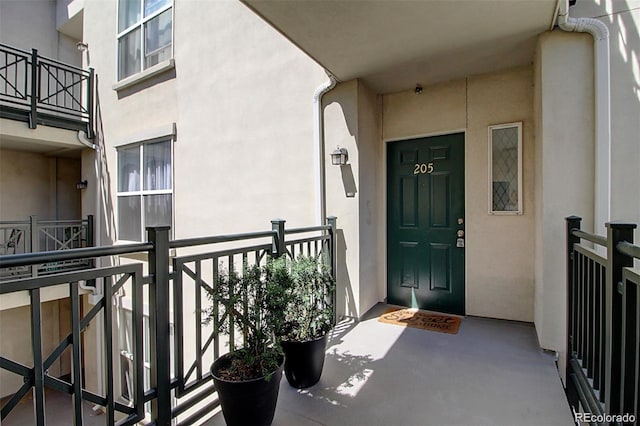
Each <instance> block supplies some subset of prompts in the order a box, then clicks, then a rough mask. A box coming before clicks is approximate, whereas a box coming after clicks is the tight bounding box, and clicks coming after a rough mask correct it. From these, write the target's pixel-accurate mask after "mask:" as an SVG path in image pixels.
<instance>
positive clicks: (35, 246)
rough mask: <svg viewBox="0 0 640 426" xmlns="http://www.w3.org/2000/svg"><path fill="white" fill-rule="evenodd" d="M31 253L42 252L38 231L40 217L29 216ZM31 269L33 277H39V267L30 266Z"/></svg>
mask: <svg viewBox="0 0 640 426" xmlns="http://www.w3.org/2000/svg"><path fill="white" fill-rule="evenodd" d="M29 245H30V246H31V247H29V252H30V253H37V252H39V251H40V230H39V229H38V217H37V216H29ZM29 269H31V276H32V277H35V276H37V275H38V265H31V266H29Z"/></svg>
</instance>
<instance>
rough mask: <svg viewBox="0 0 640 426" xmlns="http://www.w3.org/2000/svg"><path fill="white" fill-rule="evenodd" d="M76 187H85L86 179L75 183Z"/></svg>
mask: <svg viewBox="0 0 640 426" xmlns="http://www.w3.org/2000/svg"><path fill="white" fill-rule="evenodd" d="M76 189H87V181H86V180H81V181H80V182H78V183H76Z"/></svg>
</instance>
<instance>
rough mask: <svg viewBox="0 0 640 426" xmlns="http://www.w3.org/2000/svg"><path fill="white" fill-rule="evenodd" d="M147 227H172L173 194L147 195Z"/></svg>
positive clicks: (145, 211)
mask: <svg viewBox="0 0 640 426" xmlns="http://www.w3.org/2000/svg"><path fill="white" fill-rule="evenodd" d="M144 214H145V224H146V226H171V194H158V195H145V196H144Z"/></svg>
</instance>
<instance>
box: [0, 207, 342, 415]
mask: <svg viewBox="0 0 640 426" xmlns="http://www.w3.org/2000/svg"><path fill="white" fill-rule="evenodd" d="M147 231H148V242H146V243H139V244H129V245H117V246H111V247H99V248H82V249H72V250H67V251H62V252H54V253H32V254H18V255H12V256H0V268H8V267H20V266H26V265H33V264H40V263H48V262H59V261H67V260H81V259H93V258H98V257H99V258H104V257H109V256H116V255H134V256H140V255H146V256H147V260H148V272H147V273H144V272H143V271H144V270H143V264H142V263H141V262H136V263H131V264H127V265H120V266H110V267H98V268H94V269H85V270H81V271H73V272H60V273H55V274H51V275H48V276H43V277H35V278H23V279H14V280H12V281H7V282H4V283H0V295H6V294H10V293H13V292H19V291H28V292H29V294H30V297H31V333H32V350H33V367H29V366H27V365H25V364H24V363H20V362H19V361H17V360H11V359H9V358H8V357H6V356H0V368H2V369H4V370H8V371H10V372H11V373H13V374H16V375H18V376H21V377H22V378H23V380H24V384H23V385H22V386H21V387H20V388H19V389H17V391H16V393H15V394H14V395H13V397H12V398H10V399H9V400H8V402H7V403H6V404H5V405H4V406H3V407H2V408H1V411H0V420H4V419H5V418H6V417H7V416H9V415H10V414H11V411H12V410H13V409H14V408H15V407H16V405H17V404H18V403H19V402H20V400H21V399H22V398H23V396H24V395H26V393H27V392H29V390H31V389H33V394H34V398H33V403H34V407H35V422H36V424H37V425H38V426H42V425H45V424H46V416H45V413H46V410H45V401H44V390H45V388H52V389H55V390H58V391H62V392H65V393H67V394H70V395H71V396H72V400H73V418H74V422H75V424H77V425H80V424H82V409H81V405H82V403H83V401H88V402H90V403H92V404H96V405H99V406H101V407H104V411H105V414H106V422H107V424H109V425H111V424H116V423H117V424H120V425H133V424H136V423H138V422H141V421H143V420H144V419H145V418H146V419H147V420H149V421H151V422H153V424H156V425H170V424H172V422H173V424H179V425H189V424H193V423H195V422H197V421H199V420H201V419H203V418H206V417H207V416H209V415H210V414H211V412H212V410H213V409H214V408H215V407H217V406H218V405H219V404H218V400H217V397H216V394H215V392H214V390H215V389H214V388H213V382H212V380H211V374H210V372H209V366H210V365H211V363H212V362H213V361H214V360H215V359H216V358H217V357H218V356H220V355H222V354H223V353H224V351H225V350H227V347H228V346H232V345H233V344H234V342H235V341H236V336H235V335H234V334H235V331H234V327H230V332H229V333H228V334H223V333H221V332H220V328H221V327H222V326H223V325H224V323H225V321H228V317H226V316H225V315H223V316H221V317H218V316H217V315H214V319H213V321H212V322H211V323H206V321H203V312H204V311H205V310H207V312H210V311H211V309H213V312H217V310H216V309H215V308H216V307H215V306H214V307H210V306H208V305H207V304H208V303H210V301H209V299H208V298H207V297H206V293H207V292H206V288H205V287H208V288H209V289H212V288H214V286H215V280H216V277H217V271H218V268H220V267H223V268H234V265H240V267H242V265H252V264H261V263H262V262H264V261H266V259H267V258H268V257H270V256H271V257H279V256H283V255H287V256H294V255H295V254H294V250H298V253H300V252H304V253H305V254H309V255H320V256H322V257H323V259H324V261H325V262H327V263H328V264H329V265H331V267H332V269H331V271H332V273H333V274H334V278H335V271H336V267H335V262H336V261H335V259H336V238H335V232H336V219H335V218H333V217H332V218H328V219H327V224H326V225H324V226H315V227H308V228H297V229H285V221H284V220H274V221H272V228H271V229H270V230H268V231H264V232H254V233H247V234H234V235H223V236H215V237H202V238H191V239H182V240H175V241H169V231H170V230H169V228H168V227H157V228H148V230H147ZM292 234H297V235H298V236H300V235H301V234H302V235H303V236H302V237H301V238H297V239H295V240H291V239H289V240H287V236H288V235H292ZM304 235H306V236H304ZM177 250H179V251H183V252H184V253H181V254H180V255H175V251H177ZM88 280H95V281H96V283H97V285H96V289H102V297H101V298H100V300H99V301H97V302H96V304H95V305H94V306H93V307H92V308H91V309H89V310H88V312H86V313H84V315H83V310H82V309H81V305H82V301H81V299H80V293H79V288H80V287H81V284H82V283H83V282H84V281H88ZM56 285H63V286H66V287H67V288H68V291H69V295H70V298H71V314H70V321H71V330H72V332H71V333H70V334H69V335H68V336H66V337H65V338H64V339H63V340H62V341H61V342H60V343H59V345H58V346H57V347H56V349H55V350H54V351H53V352H52V353H50V354H48V355H47V354H43V353H42V327H41V307H40V293H41V290H42V289H44V288H46V287H51V286H56ZM334 303H335V295H334ZM99 316H101V318H102V319H101V321H102V322H101V323H100V322H98V321H97V318H98V317H99ZM123 318H124V319H123ZM121 319H123V320H121ZM116 322H117V323H118V325H119V327H120V332H122V328H123V327H124V325H125V324H128V325H127V327H126V328H127V330H126V333H128V335H127V338H126V339H124V340H125V342H124V343H123V341H116V337H115V336H114V335H113V332H112V330H114V328H113V327H114V325H115V323H116ZM90 324H98V326H100V327H101V330H102V340H101V341H102V344H103V356H104V377H103V380H104V387H103V389H102V390H100V391H96V390H89V389H87V387H86V386H85V382H86V377H84V376H83V374H84V373H83V372H84V371H86V370H85V369H84V366H85V365H84V364H83V362H84V357H83V352H84V347H83V345H84V342H83V338H82V337H83V336H82V335H83V333H86V330H87V327H89V325H90ZM100 324H102V325H100ZM94 328H95V327H94ZM239 334H241V333H239ZM239 343H241V342H239ZM68 348H71V349H70V353H71V366H72V367H71V371H72V376H71V378H70V379H68V380H65V379H62V378H56V377H53V376H50V375H49V374H48V373H47V371H48V369H49V367H50V366H51V365H52V364H53V363H54V362H55V361H56V360H57V359H58V358H59V357H60V356H61V354H62V353H63V352H65V351H67V349H68ZM1 352H2V349H0V354H1ZM98 370H100V369H98Z"/></svg>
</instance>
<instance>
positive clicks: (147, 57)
mask: <svg viewBox="0 0 640 426" xmlns="http://www.w3.org/2000/svg"><path fill="white" fill-rule="evenodd" d="M171 21H172V19H171V9H169V10H167V11H165V12H163V13H161V14H160V15H158V16H156V17H155V18H153V19H152V20H150V21H149V22H147V23H146V24H145V26H144V40H145V49H144V67H145V68H148V67H150V66H153V65H155V64H158V63H160V62H162V61H164V60H167V59H170V58H171V38H172V34H171Z"/></svg>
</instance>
